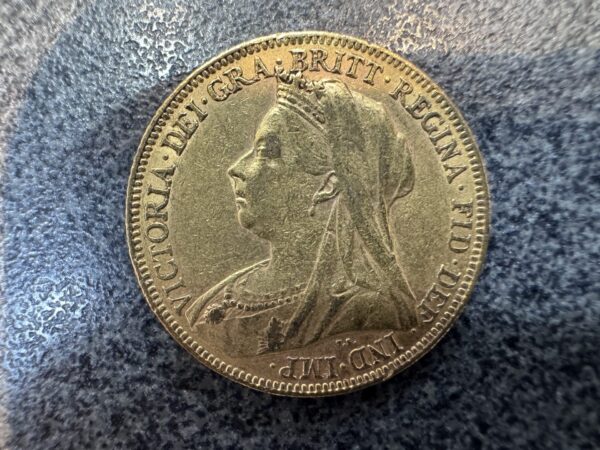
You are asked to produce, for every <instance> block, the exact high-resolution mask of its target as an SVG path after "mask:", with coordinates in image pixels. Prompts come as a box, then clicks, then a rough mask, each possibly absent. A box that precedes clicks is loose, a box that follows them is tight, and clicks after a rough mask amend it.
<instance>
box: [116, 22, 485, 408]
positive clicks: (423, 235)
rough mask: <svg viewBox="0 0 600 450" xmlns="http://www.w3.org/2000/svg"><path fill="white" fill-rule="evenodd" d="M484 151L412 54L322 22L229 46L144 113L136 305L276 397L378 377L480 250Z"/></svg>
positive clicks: (415, 353)
mask: <svg viewBox="0 0 600 450" xmlns="http://www.w3.org/2000/svg"><path fill="white" fill-rule="evenodd" d="M488 222H489V200H488V191H487V184H486V179H485V173H484V169H483V163H482V160H481V155H480V154H479V151H478V149H477V145H476V143H475V141H474V139H473V136H472V134H471V131H470V130H469V128H468V126H467V124H466V123H465V122H464V119H463V118H462V116H461V115H460V112H459V111H458V110H457V109H456V107H455V106H454V105H453V104H452V102H451V101H450V100H449V99H448V98H447V96H446V94H444V92H443V91H441V89H440V88H439V87H438V86H436V85H435V84H434V83H433V82H432V81H431V80H430V79H429V78H428V77H427V75H425V74H424V73H423V72H422V71H421V70H420V69H418V68H416V67H415V66H414V65H413V64H411V63H410V62H408V61H406V60H405V59H403V58H401V57H400V56H398V55H395V54H393V53H391V52H389V51H387V50H385V49H383V48H380V47H378V46H375V45H371V44H369V43H367V42H364V41H361V40H358V39H355V38H351V37H347V36H341V35H336V34H331V33H321V32H306V33H285V34H278V35H274V36H268V37H264V38H260V39H257V40H254V41H251V42H247V43H244V44H242V45H240V46H238V47H235V48H233V49H231V50H228V51H227V52H225V53H223V54H221V55H219V56H218V57H216V58H215V59H213V60H211V61H209V62H208V63H206V64H204V65H203V66H201V67H199V68H197V69H196V70H194V71H193V72H192V73H191V74H190V75H189V76H188V78H187V79H186V80H185V81H184V82H183V83H181V85H180V86H179V87H178V88H177V89H176V90H175V92H174V93H173V94H172V95H171V96H170V97H169V98H168V99H167V100H166V101H165V102H164V103H163V105H162V106H161V107H160V109H159V110H158V112H157V113H156V115H155V116H154V118H153V119H152V121H151V123H150V125H149V126H148V129H147V130H146V133H145V135H144V137H143V139H142V142H141V144H140V147H139V150H138V153H137V155H136V158H135V161H134V164H133V167H132V171H131V177H130V180H129V189H128V196H127V238H128V243H129V248H130V254H131V258H132V261H133V265H134V267H135V271H136V274H137V277H138V280H139V282H140V286H141V287H142V290H143V292H144V295H145V297H146V299H147V300H148V303H149V304H150V307H151V308H152V310H153V311H154V313H155V314H156V315H157V317H158V318H159V319H160V321H161V322H162V323H163V325H164V326H165V327H166V328H167V330H168V331H169V332H170V333H171V335H173V337H174V338H175V339H176V340H177V341H178V342H179V343H180V344H181V345H182V346H183V347H185V348H186V349H187V350H188V351H189V352H190V353H192V354H193V355H194V356H195V357H196V358H197V359H198V360H200V361H201V362H203V363H204V364H206V365H207V366H209V367H210V368H212V369H213V370H216V371H217V372H219V373H221V374H223V375H225V376H227V377H229V378H231V379H233V380H235V381H237V382H240V383H242V384H244V385H247V386H250V387H253V388H257V389H261V390H263V391H267V392H270V393H274V394H285V395H295V396H320V395H333V394H339V393H344V392H348V391H352V390H355V389H358V388H362V387H365V386H368V385H370V384H372V383H375V382H378V381H382V380H384V379H387V378H389V377H390V376H392V375H394V374H395V373H397V372H399V371H401V370H403V369H404V368H406V367H407V366H409V365H410V364H412V363H413V362H414V361H416V360H417V359H418V358H420V357H421V356H422V355H423V354H424V353H426V352H427V351H428V350H429V349H430V348H431V347H432V346H433V345H435V344H436V342H437V341H438V340H439V339H440V338H441V337H442V336H443V335H444V333H446V331H447V330H448V328H449V327H450V326H451V325H452V323H453V322H454V320H455V319H456V317H457V315H458V313H459V312H460V311H461V310H462V308H463V306H464V304H465V302H466V300H467V298H468V296H469V294H470V292H471V291H472V288H473V283H474V282H475V280H476V278H477V275H478V273H479V271H480V269H481V265H482V261H483V258H484V255H485V251H486V244H487V236H488Z"/></svg>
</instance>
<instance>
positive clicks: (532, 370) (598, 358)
mask: <svg viewBox="0 0 600 450" xmlns="http://www.w3.org/2000/svg"><path fill="white" fill-rule="evenodd" d="M507 5H508V6H507ZM540 5H541V6H540ZM461 20H463V21H464V23H463V22H461ZM304 29H324V30H329V31H337V32H342V33H346V34H352V35H356V36H359V37H363V38H365V39H368V40H370V41H372V42H375V43H379V44H382V45H384V46H387V47H389V48H391V49H392V50H396V51H399V52H401V53H402V54H403V55H404V56H406V57H408V58H409V59H410V60H412V61H413V62H414V63H416V64H417V65H419V66H421V67H422V68H423V69H424V70H425V71H426V72H427V73H429V74H430V75H431V76H432V77H433V78H434V80H436V81H437V82H438V83H439V84H440V85H441V86H442V87H443V88H444V89H445V90H446V92H448V93H449V94H450V96H451V97H453V98H454V100H455V102H456V103H457V105H458V106H459V108H460V109H461V110H462V111H463V113H464V115H465V117H466V119H467V121H468V122H469V124H470V125H471V127H472V129H473V131H474V133H475V135H476V137H477V139H478V142H479V145H480V148H481V150H482V153H483V156H484V158H485V161H486V163H487V164H486V165H487V170H488V174H489V182H490V187H491V193H492V206H493V220H492V237H491V241H490V247H489V253H488V259H487V264H486V267H485V270H484V272H483V274H482V276H481V279H480V282H479V284H478V286H477V288H476V290H475V292H474V295H473V297H472V299H471V302H470V304H469V306H468V307H467V309H466V310H465V313H464V315H463V316H461V318H460V319H459V320H458V322H457V324H456V326H455V327H454V328H453V330H452V331H451V332H450V333H449V334H448V335H447V337H446V338H445V339H444V340H443V341H442V342H441V343H440V345H439V346H438V347H437V348H436V349H435V350H434V351H432V352H431V353H430V354H429V355H428V356H426V357H425V358H423V359H422V360H421V361H420V362H419V363H417V364H416V365H415V366H413V367H412V368H410V369H409V370H408V371H406V372H404V373H403V374H401V375H399V376H397V377H395V378H393V379H392V380H390V381H388V382H386V383H384V384H381V385H377V386H375V387H372V388H369V389H366V390H364V391H360V392H357V393H354V394H350V395H346V396H343V397H338V398H324V399H290V398H278V397H273V396H269V395H266V394H261V393H258V392H254V391H252V390H249V389H247V388H244V387H241V386H238V385H237V384H235V383H233V382H230V381H228V380H226V379H224V378H222V377H220V376H218V375H216V374H214V373H212V372H211V371H210V370H208V369H206V368H204V367H203V366H201V365H200V364H198V363H196V362H195V361H194V360H193V358H192V357H191V356H190V355H188V354H187V353H186V352H185V350H183V349H182V348H180V347H179V346H178V345H177V344H176V343H175V342H174V341H173V340H172V339H171V338H170V337H169V335H168V334H167V333H166V332H165V331H164V330H163V329H162V327H161V325H160V324H159V322H158V320H156V319H155V317H154V316H153V315H152V313H151V311H150V309H149V308H148V307H147V305H146V303H145V301H144V300H143V298H142V295H141V292H140V290H139V289H138V286H137V284H136V281H135V277H134V275H133V271H132V269H131V266H130V262H129V258H128V255H127V248H126V243H125V234H124V203H125V192H126V184H127V177H128V173H129V168H130V165H131V161H132V158H133V155H134V152H135V149H136V147H137V144H138V142H139V139H140V137H141V135H142V133H143V131H144V129H145V126H146V124H147V122H148V121H149V119H150V117H151V116H152V114H153V113H154V111H155V110H156V109H157V108H158V106H159V105H160V103H161V101H162V99H163V98H164V97H165V96H166V95H167V94H168V93H169V92H170V91H171V90H172V88H173V87H174V86H175V85H176V84H177V82H178V81H179V80H181V79H182V77H183V76H184V75H185V74H186V73H187V72H188V71H189V70H191V69H192V68H193V67H195V66H197V65H199V64H200V63H202V62H203V61H205V60H206V59H208V58H209V57H211V56H213V55H215V54H217V53H218V52H220V51H222V50H225V49H227V48H229V47H230V46H232V45H235V44H237V43H239V42H242V41H244V40H247V39H250V38H253V37H256V36H260V35H265V34H269V33H272V32H277V31H286V30H304ZM598 29H600V14H599V11H598V8H597V5H596V6H595V5H594V4H593V2H582V3H581V4H575V2H570V3H569V4H568V5H567V4H566V3H564V4H560V3H557V4H555V5H552V4H548V5H547V6H546V5H545V4H544V3H543V2H542V3H541V4H540V3H536V2H527V3H522V2H499V1H493V2H490V3H486V2H465V1H462V0H461V1H458V2H452V3H448V4H446V3H443V2H436V3H435V4H433V3H430V4H427V5H424V4H421V3H419V2H416V1H410V2H406V3H393V2H385V1H371V2H366V3H358V2H348V3H347V2H332V3H330V2H318V1H304V2H293V3H290V4H287V2H285V3H284V2H277V1H275V0H265V1H260V0H248V1H242V2H232V1H227V2H217V1H206V2H201V1H188V2H185V3H181V2H180V3H174V2H173V3H172V2H168V1H156V2H150V1H145V2H143V1H139V2H138V1H126V2H125V1H117V0H115V1H114V2H110V1H97V2H95V3H93V4H92V5H91V6H86V7H85V8H82V9H81V11H80V12H79V13H78V15H77V17H76V19H75V20H74V21H73V22H72V23H70V24H69V26H68V27H66V28H65V29H64V30H63V31H62V32H61V34H60V36H59V38H58V40H57V42H56V43H55V45H54V46H53V47H52V48H51V49H50V50H49V51H48V52H47V53H46V54H45V55H44V57H43V59H42V61H41V64H40V66H39V68H37V69H36V72H35V76H34V77H33V79H32V80H31V83H30V84H29V86H28V88H27V91H26V96H25V98H24V99H23V103H22V105H21V109H20V113H19V116H18V118H17V120H16V124H15V127H14V129H13V131H12V132H11V135H10V136H9V140H8V149H7V153H6V155H5V178H4V182H3V186H2V197H3V214H4V236H3V237H4V242H3V244H4V271H5V273H4V281H3V291H4V292H3V295H4V299H5V301H4V304H3V307H2V314H3V322H2V336H3V338H2V339H3V340H4V342H3V344H2V346H3V350H4V351H3V356H2V367H3V371H4V386H3V395H2V401H3V403H4V407H5V408H6V410H7V414H6V417H5V420H6V421H7V426H8V429H9V432H10V436H9V445H10V446H11V447H15V448H40V449H42V448H43V449H46V448H164V449H167V448H169V449H170V448H197V447H242V446H243V447H244V448H269V447H289V448H300V447H304V448H340V449H348V448H360V447H380V448H383V447H387V448H457V449H462V448H507V449H508V448H511V449H512V448H565V449H567V448H569V449H572V448H593V447H596V448H597V447H598V446H599V445H600V426H599V422H600V420H599V412H600V400H599V399H600V393H599V384H600V383H599V379H600V373H599V372H600V355H599V346H600V332H599V325H600V319H599V317H600V302H599V301H600V269H599V268H598V266H599V263H600V250H599V245H600V244H599V243H600V178H599V173H600V150H599V145H600V76H599V75H600V40H599V38H598V31H597V30H598ZM538 39H539V41H538Z"/></svg>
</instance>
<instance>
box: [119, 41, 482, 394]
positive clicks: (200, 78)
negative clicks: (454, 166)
mask: <svg viewBox="0 0 600 450" xmlns="http://www.w3.org/2000/svg"><path fill="white" fill-rule="evenodd" d="M319 43H320V44H326V45H334V46H339V47H340V48H347V49H349V50H354V51H356V52H361V53H365V54H368V55H369V56H371V57H373V58H376V59H379V60H380V61H381V62H383V63H385V64H387V65H389V66H391V67H393V68H394V69H396V70H398V71H400V72H401V73H402V72H403V73H404V74H405V75H406V76H409V77H410V78H411V79H412V80H413V81H414V82H416V83H418V84H420V86H421V87H422V88H424V89H425V91H426V92H427V93H428V94H430V95H431V97H432V98H433V99H434V100H435V101H436V102H437V103H438V104H439V105H440V106H441V107H442V108H443V110H444V113H445V114H446V116H447V118H448V119H449V121H450V122H451V123H452V125H453V126H454V129H455V130H456V131H457V133H458V135H459V138H460V139H461V141H462V143H463V145H464V149H465V150H466V152H467V156H468V160H469V164H470V169H471V173H472V176H473V179H474V181H473V183H474V187H475V200H474V203H475V211H474V212H475V214H474V215H475V224H474V230H475V235H474V243H473V248H472V250H471V253H470V256H469V262H468V264H467V270H466V273H465V277H464V279H463V281H462V282H461V284H460V286H459V288H458V289H457V291H456V294H455V295H454V297H453V298H452V301H451V302H450V305H449V306H448V308H447V311H445V312H444V313H443V314H442V316H441V317H440V318H439V319H438V320H437V321H436V322H435V323H434V324H433V325H432V326H431V328H430V330H429V331H427V332H426V333H425V335H424V336H423V337H422V338H421V339H420V340H419V341H418V342H417V343H416V344H415V345H413V346H412V347H411V348H409V349H407V350H406V351H404V352H403V353H402V354H400V355H399V356H398V357H396V358H395V359H393V360H391V361H389V362H388V363H387V364H385V365H383V366H381V367H378V368H377V369H374V370H371V371H368V372H366V373H364V374H361V375H357V376H355V377H350V378H348V379H344V380H339V381H330V382H322V383H299V382H282V381H278V380H272V379H268V378H265V377H260V376H258V375H255V374H252V373H249V372H246V371H244V370H242V369H240V368H237V367H235V366H232V365H230V364H227V363H226V362H225V361H222V360H221V359H219V358H218V357H217V356H216V355H213V354H211V353H210V352H209V351H208V350H206V349H204V348H203V347H202V346H201V345H200V344H199V343H198V342H196V341H195V340H194V338H192V336H190V335H189V334H188V333H187V332H186V331H185V330H184V329H183V328H182V327H181V326H179V325H178V323H177V319H176V318H175V317H173V316H172V315H171V313H170V312H169V310H168V309H167V308H166V306H165V305H164V304H163V300H162V298H161V296H160V294H159V292H158V290H157V288H156V286H155V284H154V280H153V279H152V276H151V274H150V270H149V267H148V264H147V262H146V260H145V258H144V253H143V247H142V238H141V226H140V216H141V209H140V208H141V196H142V189H141V186H142V180H143V179H144V177H145V171H146V167H145V166H146V165H147V164H148V158H149V156H150V154H151V152H152V151H153V148H154V146H155V144H156V139H157V138H158V137H159V133H160V132H161V131H162V127H163V126H165V125H166V123H167V120H168V119H169V118H170V117H171V115H172V114H173V112H174V110H175V108H177V107H178V105H179V104H180V103H182V102H183V100H184V99H185V98H186V97H187V96H188V95H189V94H190V93H191V92H193V91H194V89H196V88H197V87H199V86H200V85H202V84H203V83H204V81H205V80H206V79H208V78H210V77H211V76H213V75H214V74H216V73H217V72H218V71H220V70H222V69H224V68H225V67H227V66H228V65H230V64H231V63H233V62H235V61H237V60H239V59H241V58H243V57H246V56H247V55H252V54H255V53H260V52H261V51H264V50H267V49H270V48H271V49H272V48H275V47H282V46H290V45H300V44H319ZM489 216H490V200H489V191H488V186H487V182H486V174H485V168H484V165H483V161H482V158H481V155H480V153H479V151H478V148H477V145H476V143H475V140H474V137H473V134H472V132H471V130H470V129H469V127H468V125H467V124H466V122H465V120H464V118H463V117H462V115H461V114H460V112H459V111H458V109H457V108H456V106H455V105H454V104H453V103H452V101H451V100H450V99H449V98H448V97H447V95H446V94H445V93H444V92H443V91H442V90H441V89H440V88H439V87H438V86H437V85H436V84H435V83H434V82H432V81H430V79H429V78H428V77H427V76H425V74H424V72H423V71H422V70H421V69H419V68H417V67H416V66H415V65H414V64H412V63H410V62H409V61H407V60H404V59H403V58H401V57H400V56H398V55H396V54H394V53H392V52H391V51H389V50H386V49H384V48H381V47H379V46H377V45H374V44H370V43H368V42H366V41H363V40H361V39H357V38H354V37H350V36H345V35H340V34H335V33H327V32H319V31H307V32H290V33H280V34H275V35H270V36H265V37H262V38H258V39H255V40H251V41H248V42H245V43H243V44H240V45H238V46H237V47H233V48H232V49H230V50H227V51H226V52H224V53H221V54H220V55H218V56H217V57H215V58H213V59H211V60H210V61H208V62H207V63H206V64H203V65H202V66H200V67H198V68H196V69H194V70H193V71H192V72H191V74H190V75H189V76H188V77H187V78H186V79H185V80H184V81H183V82H182V83H181V84H180V85H179V86H178V87H177V88H176V90H175V92H173V93H172V94H171V95H170V96H169V97H168V98H167V100H166V101H165V102H163V104H162V105H161V107H160V108H159V110H158V111H157V113H156V114H155V115H154V117H153V118H152V120H151V121H150V124H149V125H148V127H147V129H146V132H145V133H144V136H143V138H142V140H141V143H140V146H139V147H138V150H137V153H136V156H135V159H134V163H133V166H132V169H131V174H130V177H129V183H128V189H127V200H126V220H125V222H126V234H127V244H128V247H129V254H130V257H131V260H132V262H133V266H134V268H135V272H136V277H137V279H138V282H139V285H140V287H141V288H142V291H143V292H144V294H145V298H146V299H147V301H148V303H149V304H150V307H151V309H152V311H153V312H154V313H155V314H156V316H157V317H158V318H159V320H160V321H161V323H162V324H163V325H164V326H165V328H166V329H167V330H168V331H169V333H170V334H171V335H172V336H173V337H174V338H175V339H176V340H177V342H179V344H180V345H182V346H183V347H184V348H185V349H186V350H188V351H189V352H190V353H191V354H192V355H193V356H194V357H195V358H197V359H199V360H200V361H201V362H203V363H204V364H205V365H207V366H208V367H210V368H212V369H213V370H215V371H216V372H218V373H220V374H221V375H224V376H226V377H228V378H230V379H232V380H234V381H236V382H238V383H241V384H243V385H245V386H248V387H251V388H254V389H258V390H261V391H266V392H269V393H272V394H280V395H290V396H300V397H315V396H328V395H337V394H342V393H345V392H349V391H354V390H356V389H358V388H364V387H367V386H369V385H372V384H374V383H377V382H379V381H383V380H385V379H387V378H390V377H391V376H392V375H394V374H396V373H398V372H399V371H400V370H404V369H406V368H407V367H408V366H410V365H412V364H413V363H415V362H416V361H417V360H418V359H419V358H421V357H422V356H423V355H424V354H425V353H427V352H428V351H429V350H430V349H431V348H432V347H433V346H434V345H435V344H437V342H439V340H440V339H441V338H442V337H443V336H444V335H445V334H446V332H447V331H448V330H449V329H450V328H451V325H452V324H453V323H454V321H455V320H456V317H457V316H458V315H459V313H460V312H461V310H462V309H463V307H464V305H465V303H466V300H467V299H468V298H469V295H470V294H471V292H472V290H473V286H474V283H475V281H476V280H477V278H478V276H479V274H480V273H481V270H482V267H483V260H484V256H485V253H486V250H487V244H488V233H489Z"/></svg>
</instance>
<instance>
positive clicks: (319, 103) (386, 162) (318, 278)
mask: <svg viewBox="0 0 600 450" xmlns="http://www.w3.org/2000/svg"><path fill="white" fill-rule="evenodd" d="M282 78H283V79H282V80H280V81H279V83H278V88H277V101H276V103H275V104H274V105H273V106H272V107H271V108H270V109H269V110H268V112H267V113H266V114H265V116H264V117H262V120H261V122H260V124H259V126H258V128H257V131H256V135H255V138H254V142H253V145H252V148H251V149H250V150H248V151H247V152H245V153H244V154H243V155H242V156H241V157H240V158H239V159H238V160H237V161H236V162H235V163H234V164H233V165H232V166H231V167H230V168H229V170H228V175H229V177H230V179H231V185H232V188H233V192H234V196H235V203H236V206H237V218H238V221H239V223H240V225H241V226H242V227H244V228H246V229H247V230H249V231H251V232H252V233H254V234H256V235H257V236H258V237H260V238H262V239H264V240H266V241H268V242H269V244H270V254H269V255H265V256H266V259H264V260H263V261H260V262H257V263H255V264H253V265H251V266H249V267H246V268H244V269H242V270H239V271H238V272H236V273H233V274H231V275H229V276H228V277H227V278H225V279H224V280H222V281H221V282H220V283H218V284H217V285H215V286H214V287H212V288H211V289H209V290H208V291H207V292H205V293H204V294H203V295H201V296H200V297H199V298H197V299H196V300H195V301H194V302H193V303H192V304H191V305H190V307H189V308H188V309H187V311H186V317H187V319H188V321H189V322H190V324H191V325H192V326H193V327H194V329H195V330H196V331H197V332H198V333H199V334H201V335H203V336H206V337H208V338H210V339H211V340H217V341H219V342H221V343H222V345H223V346H224V348H226V349H227V351H228V352H229V354H230V355H231V356H253V355H257V354H262V353H266V352H274V351H279V350H285V349H293V348H298V347H302V346H305V345H308V344H311V343H314V342H316V341H318V340H320V339H323V338H326V337H330V336H334V335H337V334H340V333H345V332H350V331H366V330H400V331H406V330H409V329H411V328H413V327H415V326H416V325H417V315H416V310H415V308H416V301H415V297H414V295H413V293H412V291H411V289H410V287H409V284H408V283H407V281H406V279H405V277H404V274H403V272H402V270H401V267H400V265H399V263H398V258H397V255H396V252H395V249H394V241H393V239H392V234H393V231H392V226H391V223H390V222H391V220H390V219H391V217H392V208H393V205H394V203H395V202H396V201H397V200H399V199H401V198H402V197H403V196H405V195H407V194H408V193H409V192H410V191H411V190H412V187H413V182H414V173H413V166H412V163H411V157H410V152H409V150H408V148H407V143H406V142H405V139H404V136H403V135H402V134H401V133H400V132H399V131H398V130H397V127H396V125H395V122H394V119H393V116H392V115H390V114H389V113H388V112H387V111H386V109H385V108H384V107H383V105H381V104H380V103H379V102H377V101H375V100H373V99H371V98H368V97H367V96H365V95H363V94H361V93H358V92H355V91H351V90H350V89H349V88H348V86H347V85H346V84H345V83H343V82H342V81H338V80H333V79H331V80H321V81H314V82H313V81H308V80H306V79H304V78H302V77H299V76H287V77H282Z"/></svg>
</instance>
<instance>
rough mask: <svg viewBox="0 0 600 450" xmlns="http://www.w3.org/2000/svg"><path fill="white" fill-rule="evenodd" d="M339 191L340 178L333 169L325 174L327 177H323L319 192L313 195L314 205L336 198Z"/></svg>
mask: <svg viewBox="0 0 600 450" xmlns="http://www.w3.org/2000/svg"><path fill="white" fill-rule="evenodd" d="M339 192H340V190H339V179H338V177H337V175H336V173H335V172H334V171H333V170H332V171H331V172H328V173H327V174H325V178H324V179H323V183H322V184H321V187H319V189H318V190H317V192H315V195H313V198H312V201H313V206H316V205H318V204H319V203H323V202H326V201H327V200H331V199H332V198H335V197H336V196H337V195H338V194H339Z"/></svg>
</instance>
